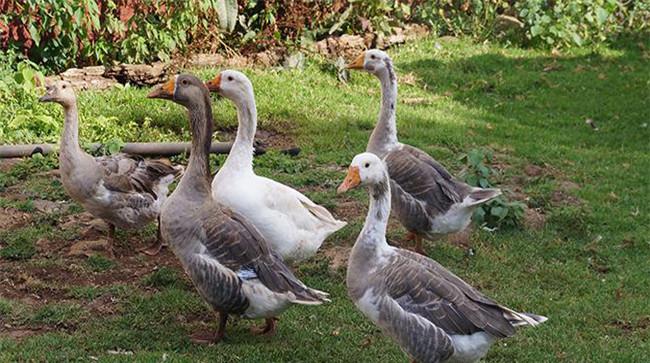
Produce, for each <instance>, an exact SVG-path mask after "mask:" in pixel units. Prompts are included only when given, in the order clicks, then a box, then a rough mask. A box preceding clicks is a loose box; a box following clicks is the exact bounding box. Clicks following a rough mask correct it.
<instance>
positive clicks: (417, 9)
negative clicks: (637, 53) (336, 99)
mask: <svg viewBox="0 0 650 363" xmlns="http://www.w3.org/2000/svg"><path fill="white" fill-rule="evenodd" d="M406 23H421V24H426V25H427V26H429V27H430V28H431V29H432V30H433V31H434V32H435V33H437V34H439V35H456V36H460V35H463V36H470V37H473V38H476V39H478V40H486V39H490V40H498V41H501V42H506V43H510V44H513V45H515V46H526V47H528V46H541V47H551V48H561V47H571V46H584V45H594V44H596V45H597V44H600V43H603V42H607V41H611V40H612V39H615V38H616V37H617V36H619V35H620V34H627V33H637V34H639V33H642V32H644V31H647V28H648V24H649V23H650V2H644V1H630V0H628V1H616V0H554V1H551V0H522V1H513V0H488V1H483V0H402V1H397V0H325V1H314V0H280V1H263V0H248V1H247V0H239V1H235V0H191V1H173V0H159V1H154V0H74V1H58V0H21V1H19V0H0V31H1V33H0V45H1V47H2V49H3V50H5V51H8V52H9V53H11V54H15V55H16V56H18V57H21V56H22V57H28V58H29V59H30V60H32V61H33V62H35V63H38V64H41V65H43V66H44V67H45V68H46V69H47V70H49V71H60V70H62V69H65V68H67V67H71V66H80V65H94V64H108V63H111V62H126V63H141V62H151V61H155V60H168V59H169V58H170V57H172V56H173V55H174V54H176V53H184V52H188V51H198V50H201V51H216V50H218V49H220V48H223V49H228V50H233V49H236V50H237V51H239V52H244V53H246V52H251V51H259V50H263V49H265V48H268V47H272V46H278V45H283V46H284V45H298V46H299V45H305V44H307V43H309V42H312V41H314V40H319V39H322V38H324V37H326V36H329V35H336V34H341V33H353V34H368V33H371V34H374V35H387V34H390V33H392V32H393V31H394V29H395V28H396V27H399V26H402V25H404V24H406Z"/></svg>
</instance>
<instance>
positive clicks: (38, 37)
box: [27, 23, 41, 45]
mask: <svg viewBox="0 0 650 363" xmlns="http://www.w3.org/2000/svg"><path fill="white" fill-rule="evenodd" d="M27 29H28V30H29V36H30V37H32V40H33V41H34V43H35V44H36V45H39V44H40V43H41V35H40V34H39V33H38V29H36V26H35V25H34V23H30V24H29V25H28V26H27Z"/></svg>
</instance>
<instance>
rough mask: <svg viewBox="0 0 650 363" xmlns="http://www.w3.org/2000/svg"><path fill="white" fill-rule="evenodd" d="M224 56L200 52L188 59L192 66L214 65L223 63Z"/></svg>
mask: <svg viewBox="0 0 650 363" xmlns="http://www.w3.org/2000/svg"><path fill="white" fill-rule="evenodd" d="M225 61H226V60H225V58H224V57H223V56H222V55H220V54H209V53H200V54H196V55H195V56H193V57H192V59H190V65H192V66H193V67H215V66H220V65H222V64H224V63H225Z"/></svg>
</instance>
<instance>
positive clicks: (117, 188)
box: [39, 81, 183, 254]
mask: <svg viewBox="0 0 650 363" xmlns="http://www.w3.org/2000/svg"><path fill="white" fill-rule="evenodd" d="M39 100H40V101H41V102H56V103H58V104H60V105H61V106H63V109H64V113H65V122H64V128H63V133H62V135H61V148H60V150H59V169H60V172H61V183H62V184H63V188H64V189H65V191H66V192H67V193H68V195H69V196H70V197H71V198H72V199H73V200H75V201H76V202H78V203H79V204H81V205H82V206H83V207H84V208H85V209H86V210H87V211H88V212H90V213H91V214H92V215H94V216H95V217H98V218H101V219H103V220H105V221H106V222H107V223H108V226H109V230H108V235H109V252H110V253H111V254H113V247H112V244H113V241H114V238H115V227H119V228H125V229H130V228H140V227H143V226H144V225H146V224H147V223H149V222H151V221H153V220H154V219H156V218H157V217H158V215H159V213H160V207H161V206H162V204H163V203H164V201H165V199H166V198H167V189H168V186H169V184H170V183H171V182H172V181H174V178H175V177H176V176H177V175H179V174H180V173H181V172H182V170H183V167H181V166H178V167H173V166H171V165H169V164H167V163H166V162H164V161H162V160H145V159H143V158H142V157H139V156H132V155H126V154H117V155H111V156H103V157H98V158H94V157H92V156H90V155H88V154H87V153H85V152H84V151H83V150H82V149H81V147H79V117H78V113H77V98H76V96H75V93H74V90H73V89H72V86H71V85H70V83H68V82H66V81H57V82H55V83H54V84H52V85H50V86H48V87H47V88H46V93H45V95H44V96H43V97H41V98H40V99H39ZM158 232H159V233H158V239H157V241H156V243H155V244H154V245H153V246H152V247H150V248H147V249H145V250H144V252H145V253H147V254H156V253H158V252H159V251H160V248H161V246H162V245H161V242H160V230H159V231H158Z"/></svg>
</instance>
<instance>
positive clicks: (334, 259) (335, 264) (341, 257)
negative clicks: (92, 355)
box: [322, 246, 352, 272]
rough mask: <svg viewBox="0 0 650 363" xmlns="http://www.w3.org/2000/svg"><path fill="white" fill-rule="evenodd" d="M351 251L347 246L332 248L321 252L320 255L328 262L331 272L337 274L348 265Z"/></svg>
mask: <svg viewBox="0 0 650 363" xmlns="http://www.w3.org/2000/svg"><path fill="white" fill-rule="evenodd" d="M351 250H352V248H351V247H347V246H333V247H330V248H328V249H324V250H323V251H322V255H323V256H325V257H326V258H327V259H328V260H329V268H330V271H331V272H338V271H339V269H341V268H344V267H346V266H347V265H348V258H349V257H350V251H351Z"/></svg>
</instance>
